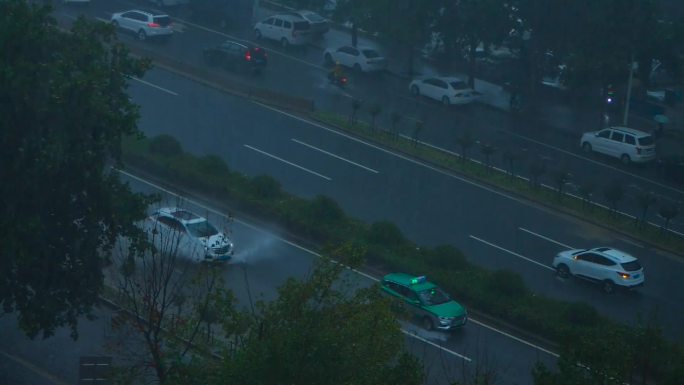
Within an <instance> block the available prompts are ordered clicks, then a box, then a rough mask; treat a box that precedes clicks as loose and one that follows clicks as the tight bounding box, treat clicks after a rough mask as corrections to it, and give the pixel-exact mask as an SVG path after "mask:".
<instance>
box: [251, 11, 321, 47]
mask: <svg viewBox="0 0 684 385" xmlns="http://www.w3.org/2000/svg"><path fill="white" fill-rule="evenodd" d="M254 36H256V38H257V39H261V38H262V37H263V38H266V39H271V40H275V41H277V42H279V43H280V45H282V46H283V48H287V47H288V46H290V45H305V44H308V43H309V42H310V41H311V25H310V24H309V22H308V21H306V20H305V19H304V18H302V17H300V16H296V15H273V16H270V17H267V18H266V19H264V20H262V21H260V22H258V23H256V25H255V26H254Z"/></svg>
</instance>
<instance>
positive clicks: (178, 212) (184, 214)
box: [157, 207, 206, 223]
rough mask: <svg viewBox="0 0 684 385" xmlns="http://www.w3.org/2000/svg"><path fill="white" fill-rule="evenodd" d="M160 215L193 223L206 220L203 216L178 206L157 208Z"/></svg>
mask: <svg viewBox="0 0 684 385" xmlns="http://www.w3.org/2000/svg"><path fill="white" fill-rule="evenodd" d="M157 213H159V214H160V215H166V216H170V217H173V218H176V219H178V220H179V221H180V222H182V223H195V222H203V221H206V219H205V218H203V217H201V216H199V215H197V214H195V213H193V212H191V211H188V210H185V209H181V208H178V207H163V208H160V209H159V210H157Z"/></svg>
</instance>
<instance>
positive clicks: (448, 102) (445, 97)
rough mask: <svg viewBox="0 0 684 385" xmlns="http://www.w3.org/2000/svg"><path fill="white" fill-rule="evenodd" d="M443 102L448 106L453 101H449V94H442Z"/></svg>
mask: <svg viewBox="0 0 684 385" xmlns="http://www.w3.org/2000/svg"><path fill="white" fill-rule="evenodd" d="M442 104H444V105H445V106H448V105H450V104H451V102H450V101H449V97H448V96H446V95H445V96H442Z"/></svg>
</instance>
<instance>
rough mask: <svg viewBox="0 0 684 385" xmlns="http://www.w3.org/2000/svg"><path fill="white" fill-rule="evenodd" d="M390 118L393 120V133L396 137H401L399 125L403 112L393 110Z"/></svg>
mask: <svg viewBox="0 0 684 385" xmlns="http://www.w3.org/2000/svg"><path fill="white" fill-rule="evenodd" d="M390 120H391V121H392V135H393V136H394V137H395V138H398V137H399V129H398V128H397V126H398V125H399V122H401V114H400V113H398V112H396V111H394V112H392V115H391V116H390Z"/></svg>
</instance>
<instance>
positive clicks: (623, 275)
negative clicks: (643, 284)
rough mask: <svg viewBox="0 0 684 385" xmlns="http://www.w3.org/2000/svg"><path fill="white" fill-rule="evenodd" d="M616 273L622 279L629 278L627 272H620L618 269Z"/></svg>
mask: <svg viewBox="0 0 684 385" xmlns="http://www.w3.org/2000/svg"><path fill="white" fill-rule="evenodd" d="M617 275H619V276H620V278H622V279H629V274H627V273H621V272H619V271H618V272H617Z"/></svg>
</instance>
